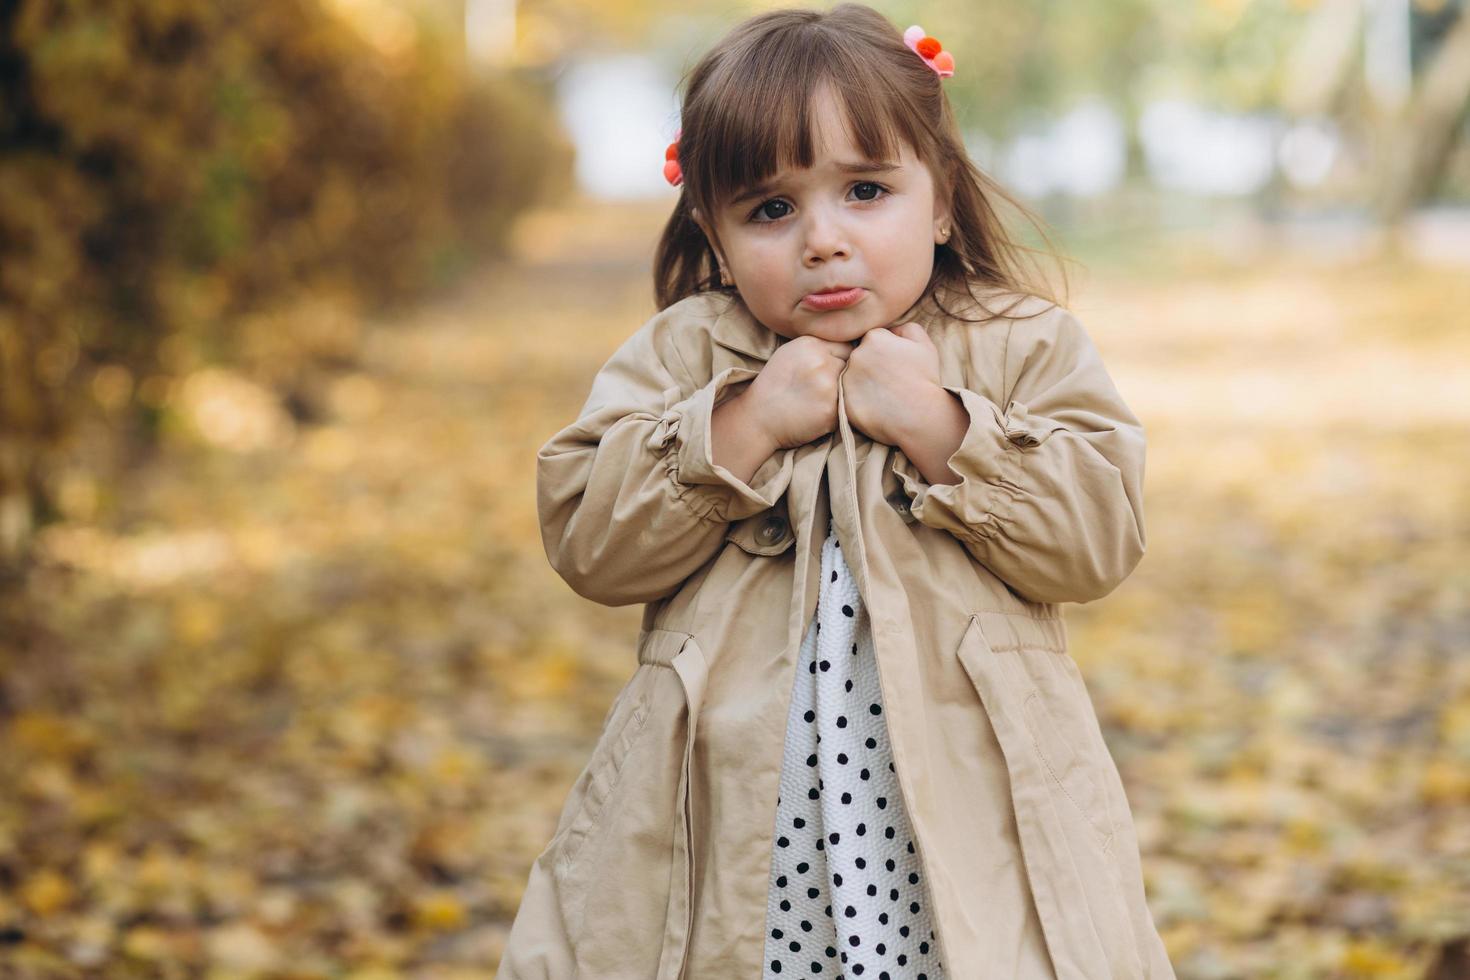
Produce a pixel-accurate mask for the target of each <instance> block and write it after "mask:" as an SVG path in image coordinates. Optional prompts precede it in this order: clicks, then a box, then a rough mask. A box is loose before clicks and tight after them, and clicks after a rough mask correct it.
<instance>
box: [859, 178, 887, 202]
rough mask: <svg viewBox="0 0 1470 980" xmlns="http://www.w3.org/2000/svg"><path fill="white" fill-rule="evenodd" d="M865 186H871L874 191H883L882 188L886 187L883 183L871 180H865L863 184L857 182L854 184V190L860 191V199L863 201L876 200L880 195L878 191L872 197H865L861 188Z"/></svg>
mask: <svg viewBox="0 0 1470 980" xmlns="http://www.w3.org/2000/svg"><path fill="white" fill-rule="evenodd" d="M864 187H871V188H873V190H874V191H882V190H884V187H883V185H882V184H875V183H873V182H872V181H871V180H867V181H863V182H862V183H861V184H855V185H853V190H854V191H856V192H857V193H858V200H861V201H876V200H877V199H878V195H877V194H876V193H875V194H874V195H873V196H872V197H864V196H863V195H862V192H861V190H860V188H864Z"/></svg>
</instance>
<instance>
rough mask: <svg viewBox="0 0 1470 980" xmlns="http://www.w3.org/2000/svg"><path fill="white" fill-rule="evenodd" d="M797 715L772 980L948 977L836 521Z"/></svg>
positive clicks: (775, 852) (772, 906)
mask: <svg viewBox="0 0 1470 980" xmlns="http://www.w3.org/2000/svg"><path fill="white" fill-rule="evenodd" d="M821 582H822V585H821V596H820V598H819V599H818V602H817V615H816V618H814V619H813V620H812V623H811V626H810V627H809V628H808V630H807V634H806V637H805V639H804V640H803V641H802V645H801V655H800V660H799V662H798V665H797V666H798V669H797V671H796V680H795V686H794V687H793V688H792V697H791V710H790V712H789V713H788V716H787V725H786V745H785V752H784V755H783V758H782V765H781V789H780V795H779V797H778V799H777V803H776V826H775V833H774V835H773V840H774V842H775V843H774V846H773V847H772V848H771V851H772V854H771V880H770V890H769V897H768V900H767V903H766V953H765V964H766V965H765V972H764V980H773V978H778V977H790V976H803V977H810V976H831V977H863V978H870V977H871V978H882V977H890V978H893V980H897V978H899V977H908V978H914V977H922V978H925V980H940V978H942V977H943V976H944V971H943V964H942V963H940V961H939V948H938V943H937V942H935V939H934V925H933V921H932V919H931V918H930V914H931V913H930V903H929V895H928V890H927V888H926V887H925V884H924V881H923V869H922V868H920V867H919V859H918V856H917V853H916V851H915V849H914V846H913V831H912V830H911V829H910V827H909V821H908V817H907V815H906V814H905V813H904V810H903V798H902V796H901V795H900V792H899V787H898V775H897V772H896V770H895V769H894V766H893V756H892V752H891V750H890V748H889V742H888V728H887V721H886V720H885V716H884V713H883V705H882V692H881V690H880V688H879V685H878V664H877V660H876V658H875V655H874V651H873V638H872V633H871V630H870V628H869V622H868V614H867V610H866V609H865V608H864V607H863V604H862V599H861V597H860V596H859V595H858V590H857V582H856V581H855V580H854V579H853V577H852V573H851V571H850V570H849V569H848V567H847V563H846V562H845V561H844V560H843V557H842V549H841V547H840V546H839V545H838V543H837V534H836V530H835V529H834V527H833V525H832V522H831V521H830V520H829V521H828V524H827V540H826V543H825V544H824V545H823V547H822V578H821Z"/></svg>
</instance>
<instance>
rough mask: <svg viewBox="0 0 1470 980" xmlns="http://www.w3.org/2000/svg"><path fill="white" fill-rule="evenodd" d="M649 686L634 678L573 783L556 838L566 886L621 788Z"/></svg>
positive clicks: (558, 871)
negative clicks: (569, 870)
mask: <svg viewBox="0 0 1470 980" xmlns="http://www.w3.org/2000/svg"><path fill="white" fill-rule="evenodd" d="M648 712H649V690H648V687H647V685H644V684H640V683H638V682H637V678H635V679H634V680H630V681H629V682H628V685H627V686H626V687H625V688H624V689H623V692H622V694H621V695H619V697H618V699H617V700H616V701H615V702H614V703H613V706H612V707H611V708H610V709H609V711H608V715H607V717H606V718H605V719H603V725H602V734H601V735H600V736H599V737H598V740H597V744H596V746H595V747H594V748H593V750H592V756H591V758H589V759H588V760H587V765H586V766H585V767H584V768H583V769H582V773H581V775H579V776H578V777H577V781H576V782H575V783H573V784H572V790H571V801H572V802H571V803H570V807H571V810H570V813H569V814H568V815H567V817H565V818H564V819H563V830H562V832H561V834H560V839H559V840H558V841H556V845H557V846H556V861H555V863H554V864H553V868H554V873H555V875H556V878H557V881H558V882H559V883H561V884H562V885H563V886H565V883H566V879H567V870H568V869H569V868H571V867H572V866H573V865H574V864H575V862H576V860H577V857H578V855H580V854H581V853H582V849H583V848H584V847H585V846H586V844H587V842H588V841H589V840H591V839H593V838H595V836H596V831H597V828H598V827H599V825H600V818H601V816H602V811H603V808H604V807H605V806H606V805H607V802H608V800H609V799H610V798H612V796H613V795H614V792H615V791H616V790H617V788H618V785H619V781H620V778H621V776H622V772H623V764H624V762H625V761H626V760H627V757H628V752H629V749H631V748H632V746H633V743H634V742H635V741H636V740H637V738H638V736H639V734H641V733H642V731H643V726H644V724H645V723H646V722H647V720H648Z"/></svg>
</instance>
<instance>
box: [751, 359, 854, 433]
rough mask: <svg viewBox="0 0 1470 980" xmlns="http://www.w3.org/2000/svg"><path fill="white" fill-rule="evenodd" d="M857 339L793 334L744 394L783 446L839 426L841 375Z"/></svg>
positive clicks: (759, 422)
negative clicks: (836, 339)
mask: <svg viewBox="0 0 1470 980" xmlns="http://www.w3.org/2000/svg"><path fill="white" fill-rule="evenodd" d="M853 353H854V348H853V346H852V345H851V344H848V343H841V342H838V341H835V340H823V339H821V338H820V337H811V336H801V337H793V338H791V339H790V340H789V341H787V342H786V343H784V344H782V345H781V346H779V347H777V348H776V352H775V353H774V354H772V355H771V359H770V360H769V361H767V362H766V366H765V367H763V368H762V369H761V373H760V374H758V375H756V377H755V379H754V380H753V381H751V383H750V387H748V388H746V390H745V391H744V392H742V393H741V395H740V397H741V398H744V399H748V400H749V402H750V408H749V410H750V412H751V413H752V417H753V418H754V419H755V422H756V424H757V425H758V426H759V427H760V429H761V430H762V431H763V432H765V433H766V434H767V436H769V438H770V440H771V442H773V443H775V445H776V448H777V449H794V448H796V447H797V446H801V445H805V444H806V443H808V442H811V441H812V440H813V439H819V438H821V437H822V436H824V435H826V434H827V433H829V432H831V431H832V430H833V429H835V428H837V376H838V375H839V374H841V373H842V369H843V368H844V367H845V366H846V365H847V360H848V358H849V357H850V356H852V354H853Z"/></svg>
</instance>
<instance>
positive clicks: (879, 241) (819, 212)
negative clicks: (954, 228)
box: [696, 87, 950, 341]
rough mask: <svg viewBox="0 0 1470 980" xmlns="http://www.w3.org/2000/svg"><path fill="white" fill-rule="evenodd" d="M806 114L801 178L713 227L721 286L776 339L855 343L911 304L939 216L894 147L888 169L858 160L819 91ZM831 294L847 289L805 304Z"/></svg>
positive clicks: (786, 178)
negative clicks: (808, 147)
mask: <svg viewBox="0 0 1470 980" xmlns="http://www.w3.org/2000/svg"><path fill="white" fill-rule="evenodd" d="M813 110H814V114H815V123H814V132H813V137H814V140H813V141H814V144H815V145H814V147H813V149H814V150H815V153H816V159H815V160H814V161H813V162H812V166H811V168H810V169H806V170H785V171H782V172H780V173H777V174H776V175H774V176H773V178H772V179H771V180H770V181H769V182H768V183H767V184H766V185H765V186H763V187H760V188H753V189H750V190H748V191H746V192H745V193H744V194H743V195H741V196H738V197H737V199H735V200H732V201H729V202H726V203H725V204H724V205H723V207H722V208H721V209H720V212H719V213H718V214H716V215H715V228H716V230H717V231H718V233H719V239H720V243H721V245H723V246H724V252H723V255H722V256H721V258H722V260H723V264H724V266H725V268H726V269H727V270H728V276H727V279H726V281H727V282H729V280H731V279H733V280H734V282H735V286H736V288H737V289H738V291H739V293H740V296H741V298H742V299H743V300H744V301H745V305H746V307H747V308H748V309H749V310H750V312H751V314H752V315H754V317H755V318H756V319H757V320H759V321H760V322H761V323H762V324H764V325H765V326H767V327H769V328H770V329H771V330H773V331H775V332H776V333H778V334H781V335H782V336H784V337H788V338H791V337H798V336H803V335H811V336H814V337H821V338H823V339H824V340H834V341H851V340H857V339H858V338H860V337H861V336H862V335H863V334H865V333H867V332H868V331H869V330H871V329H873V328H874V327H888V326H895V325H896V324H895V322H894V321H895V319H896V318H897V317H899V316H900V315H902V314H903V313H904V312H906V311H907V310H908V309H909V308H910V307H911V306H912V305H913V304H914V303H915V302H916V301H917V300H918V299H919V297H920V295H922V293H923V291H924V287H925V286H927V285H928V284H929V276H930V274H931V273H932V271H933V268H934V246H935V245H936V244H937V243H940V242H943V241H944V240H945V238H946V237H947V236H945V235H944V234H943V233H942V232H943V230H945V229H947V228H948V226H949V224H950V220H949V209H948V208H947V207H946V206H944V204H943V202H941V201H940V200H939V196H938V188H937V185H936V182H935V180H934V178H933V175H932V174H931V173H930V171H929V169H928V167H926V166H925V165H924V164H923V163H922V162H921V161H920V160H919V159H918V158H917V157H915V156H914V153H913V149H912V148H911V147H909V146H908V145H907V144H904V143H903V141H901V140H900V141H899V143H900V149H901V156H900V159H898V160H896V161H871V160H866V159H865V158H864V157H863V154H862V152H861V151H860V150H859V149H858V147H857V146H856V145H855V144H854V142H853V140H852V136H851V134H850V133H849V132H848V131H847V126H846V123H845V120H844V118H843V115H842V109H841V106H840V104H839V103H838V102H837V100H836V99H835V97H834V96H833V94H832V92H831V91H830V89H828V88H826V87H824V88H823V89H821V90H820V91H819V92H818V93H817V94H816V95H815V97H814V100H813ZM696 220H699V222H700V224H701V226H705V223H704V220H703V219H702V217H701V216H698V215H696ZM705 227H706V235H708V228H707V226H705ZM838 287H843V288H851V289H852V291H851V292H850V293H848V294H847V295H846V296H837V297H831V298H829V299H827V300H825V301H824V300H821V299H819V298H813V297H812V296H811V294H813V293H821V292H824V291H830V290H833V289H836V288H838Z"/></svg>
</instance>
